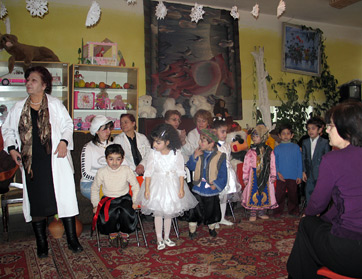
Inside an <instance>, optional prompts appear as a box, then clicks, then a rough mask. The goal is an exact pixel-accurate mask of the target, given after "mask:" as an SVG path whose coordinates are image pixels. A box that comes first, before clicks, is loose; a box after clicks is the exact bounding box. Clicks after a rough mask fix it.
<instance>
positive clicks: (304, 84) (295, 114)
mask: <svg viewBox="0 0 362 279" xmlns="http://www.w3.org/2000/svg"><path fill="white" fill-rule="evenodd" d="M302 29H304V30H308V29H311V28H310V27H306V26H302ZM317 32H319V33H320V36H321V40H320V53H321V75H320V76H313V77H310V78H309V80H308V81H305V80H304V78H303V77H301V78H299V79H298V80H295V79H292V80H291V81H288V82H286V81H284V80H283V79H281V80H280V81H278V82H276V83H272V80H273V78H272V77H271V76H270V75H269V76H268V77H267V80H268V82H270V83H271V85H270V86H271V89H272V90H273V92H274V93H275V94H276V97H277V99H278V100H279V101H280V103H281V104H280V106H278V108H277V122H278V123H283V122H289V123H291V124H292V126H293V129H294V134H295V136H294V138H296V139H299V138H300V137H301V136H303V135H304V134H305V132H306V130H305V123H306V121H307V119H308V118H309V115H308V108H309V106H312V107H313V112H312V115H319V116H322V115H323V114H324V113H325V112H326V111H327V110H329V109H330V108H331V107H333V106H334V105H335V104H337V103H338V102H339V97H340V96H339V91H338V90H337V84H338V81H337V79H335V77H334V75H332V74H331V72H330V69H329V66H328V63H327V58H328V57H327V56H326V54H325V44H324V42H325V39H324V38H323V36H322V34H323V32H322V31H321V30H320V29H317ZM315 92H323V93H324V95H325V101H324V102H323V103H322V104H319V103H318V102H317V101H316V98H315V96H314V93H315ZM311 101H312V102H311Z"/></svg>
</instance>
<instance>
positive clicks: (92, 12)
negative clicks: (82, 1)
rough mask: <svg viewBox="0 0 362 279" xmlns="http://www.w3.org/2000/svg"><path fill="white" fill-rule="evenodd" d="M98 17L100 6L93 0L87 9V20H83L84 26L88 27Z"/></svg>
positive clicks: (95, 21)
mask: <svg viewBox="0 0 362 279" xmlns="http://www.w3.org/2000/svg"><path fill="white" fill-rule="evenodd" d="M100 17H101V7H100V6H99V4H98V3H97V2H96V1H93V3H92V6H91V7H90V9H89V11H88V15H87V20H86V21H85V26H87V27H90V26H92V25H94V24H96V23H97V22H98V20H99V18H100Z"/></svg>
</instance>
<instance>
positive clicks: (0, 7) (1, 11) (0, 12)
mask: <svg viewBox="0 0 362 279" xmlns="http://www.w3.org/2000/svg"><path fill="white" fill-rule="evenodd" d="M7 13H8V10H7V9H6V7H5V5H4V3H3V2H1V1H0V18H1V19H2V18H3V17H4V16H6V14H7Z"/></svg>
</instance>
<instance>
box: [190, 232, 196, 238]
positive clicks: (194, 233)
mask: <svg viewBox="0 0 362 279" xmlns="http://www.w3.org/2000/svg"><path fill="white" fill-rule="evenodd" d="M196 236H197V234H196V232H193V233H192V232H189V237H190V239H191V240H193V239H195V238H196Z"/></svg>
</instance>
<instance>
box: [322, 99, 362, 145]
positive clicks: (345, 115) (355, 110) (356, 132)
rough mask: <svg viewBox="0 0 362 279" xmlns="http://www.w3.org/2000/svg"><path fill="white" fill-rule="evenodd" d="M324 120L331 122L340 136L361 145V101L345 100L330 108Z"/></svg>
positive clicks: (353, 143) (351, 142)
mask: <svg viewBox="0 0 362 279" xmlns="http://www.w3.org/2000/svg"><path fill="white" fill-rule="evenodd" d="M326 122H327V124H330V123H332V122H333V124H334V125H335V126H336V129H337V132H338V134H339V136H340V137H341V138H343V139H344V140H347V141H349V142H350V144H352V145H354V146H359V147H362V103H361V102H346V103H341V104H339V105H337V106H335V107H333V108H331V109H330V110H329V111H328V112H327V114H326Z"/></svg>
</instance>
